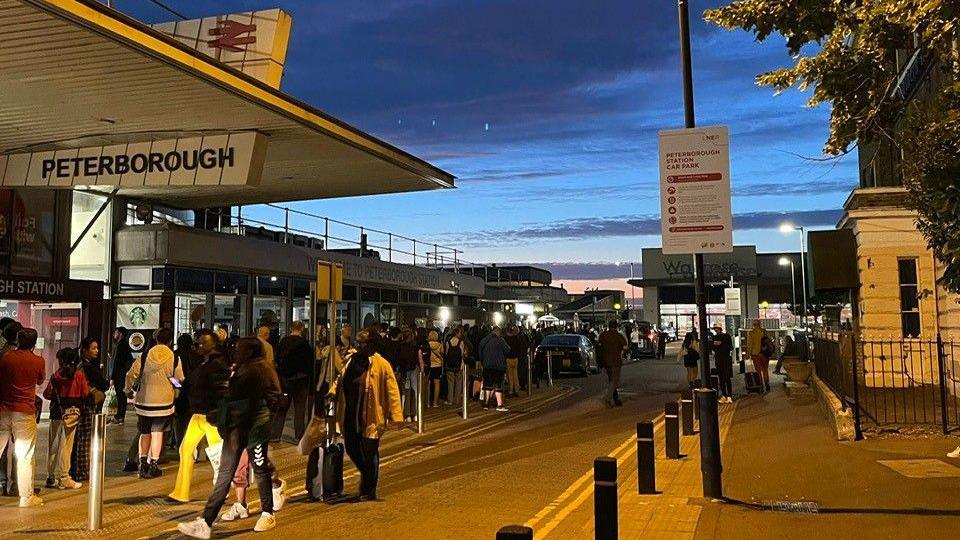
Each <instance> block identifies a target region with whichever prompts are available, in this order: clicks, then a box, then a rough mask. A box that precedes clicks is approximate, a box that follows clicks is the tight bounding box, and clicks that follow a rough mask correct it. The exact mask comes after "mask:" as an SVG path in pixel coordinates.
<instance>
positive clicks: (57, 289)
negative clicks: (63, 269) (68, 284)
mask: <svg viewBox="0 0 960 540" xmlns="http://www.w3.org/2000/svg"><path fill="white" fill-rule="evenodd" d="M0 294H21V295H30V296H63V283H55V282H52V281H34V280H28V279H0Z"/></svg>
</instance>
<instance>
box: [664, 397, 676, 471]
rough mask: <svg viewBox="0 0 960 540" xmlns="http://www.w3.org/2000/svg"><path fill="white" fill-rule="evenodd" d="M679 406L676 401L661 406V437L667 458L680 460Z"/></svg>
mask: <svg viewBox="0 0 960 540" xmlns="http://www.w3.org/2000/svg"><path fill="white" fill-rule="evenodd" d="M679 416H680V406H679V405H678V404H677V402H676V401H669V402H667V403H664V404H663V437H664V444H665V446H666V452H667V457H668V458H670V459H680V419H679V418H678V417H679Z"/></svg>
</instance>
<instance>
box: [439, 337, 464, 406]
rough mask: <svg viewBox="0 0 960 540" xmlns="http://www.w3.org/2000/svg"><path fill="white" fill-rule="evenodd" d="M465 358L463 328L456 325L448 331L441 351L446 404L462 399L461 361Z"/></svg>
mask: <svg viewBox="0 0 960 540" xmlns="http://www.w3.org/2000/svg"><path fill="white" fill-rule="evenodd" d="M466 358H467V346H466V344H465V343H464V339H463V328H461V327H459V326H457V327H454V329H453V331H452V332H450V337H449V338H447V343H446V345H444V352H443V369H444V371H445V372H446V376H447V404H454V403H457V402H459V401H460V400H462V399H463V384H464V380H463V363H464V361H465V360H466Z"/></svg>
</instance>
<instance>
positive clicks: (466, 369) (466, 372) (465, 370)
mask: <svg viewBox="0 0 960 540" xmlns="http://www.w3.org/2000/svg"><path fill="white" fill-rule="evenodd" d="M469 380H470V368H469V367H467V362H466V361H464V362H463V419H464V420H466V419H467V402H468V401H469V400H470V398H469V394H468V393H467V386H468V382H469Z"/></svg>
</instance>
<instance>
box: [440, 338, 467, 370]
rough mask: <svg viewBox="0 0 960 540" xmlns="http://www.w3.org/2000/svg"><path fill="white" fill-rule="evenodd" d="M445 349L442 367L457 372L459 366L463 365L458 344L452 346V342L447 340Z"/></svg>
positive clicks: (461, 351) (461, 352) (461, 353)
mask: <svg viewBox="0 0 960 540" xmlns="http://www.w3.org/2000/svg"><path fill="white" fill-rule="evenodd" d="M461 343H462V341H461ZM445 349H446V352H444V353H443V366H444V367H445V368H447V370H449V371H456V370H459V369H460V366H461V364H463V350H462V349H461V348H460V343H457V344H456V345H454V344H453V343H452V340H448V341H447V346H446V347H445Z"/></svg>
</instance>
